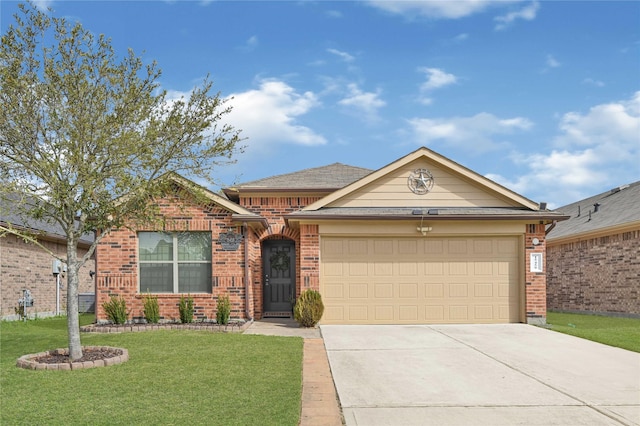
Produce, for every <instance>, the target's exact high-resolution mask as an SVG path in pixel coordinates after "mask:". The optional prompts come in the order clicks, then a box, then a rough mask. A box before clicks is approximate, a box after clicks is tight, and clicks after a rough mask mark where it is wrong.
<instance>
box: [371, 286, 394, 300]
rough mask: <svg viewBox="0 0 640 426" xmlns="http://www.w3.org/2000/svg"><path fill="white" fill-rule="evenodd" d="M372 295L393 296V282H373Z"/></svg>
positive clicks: (380, 296) (378, 297)
mask: <svg viewBox="0 0 640 426" xmlns="http://www.w3.org/2000/svg"><path fill="white" fill-rule="evenodd" d="M374 289H375V290H374V293H373V294H374V296H375V298H376V299H392V298H393V284H392V283H375V284H374Z"/></svg>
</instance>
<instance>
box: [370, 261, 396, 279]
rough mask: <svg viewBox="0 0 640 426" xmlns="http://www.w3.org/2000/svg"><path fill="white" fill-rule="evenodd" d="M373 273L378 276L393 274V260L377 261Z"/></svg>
mask: <svg viewBox="0 0 640 426" xmlns="http://www.w3.org/2000/svg"><path fill="white" fill-rule="evenodd" d="M373 273H374V275H376V276H378V277H390V276H393V263H391V262H375V263H374V264H373Z"/></svg>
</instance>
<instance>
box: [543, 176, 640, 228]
mask: <svg viewBox="0 0 640 426" xmlns="http://www.w3.org/2000/svg"><path fill="white" fill-rule="evenodd" d="M596 205H597V207H596ZM556 211H558V212H561V213H564V214H566V215H568V216H570V218H569V220H565V221H563V222H559V223H558V224H557V226H556V227H555V228H553V230H551V232H549V235H548V239H549V240H554V239H559V238H563V237H570V236H572V235H578V234H585V233H590V232H596V231H599V230H603V229H606V228H611V227H615V226H621V225H624V224H627V223H633V222H640V181H637V182H634V183H631V184H629V185H622V186H620V187H617V188H614V189H612V190H610V191H607V192H603V193H601V194H598V195H594V196H592V197H589V198H585V199H584V200H580V201H576V202H575V203H571V204H567V205H566V206H563V207H560V208H558V209H556Z"/></svg>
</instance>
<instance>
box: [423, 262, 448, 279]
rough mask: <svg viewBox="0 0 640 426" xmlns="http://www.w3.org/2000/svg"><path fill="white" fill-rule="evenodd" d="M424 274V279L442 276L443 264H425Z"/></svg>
mask: <svg viewBox="0 0 640 426" xmlns="http://www.w3.org/2000/svg"><path fill="white" fill-rule="evenodd" d="M424 274H425V276H426V277H432V276H434V275H444V264H443V263H442V262H428V263H425V264H424Z"/></svg>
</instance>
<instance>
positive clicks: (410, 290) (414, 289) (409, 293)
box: [398, 283, 418, 299]
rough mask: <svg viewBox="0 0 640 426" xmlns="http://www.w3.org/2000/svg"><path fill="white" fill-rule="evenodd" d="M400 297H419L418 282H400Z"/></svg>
mask: <svg viewBox="0 0 640 426" xmlns="http://www.w3.org/2000/svg"><path fill="white" fill-rule="evenodd" d="M398 297H399V298H400V299H417V298H418V283H399V284H398Z"/></svg>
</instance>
